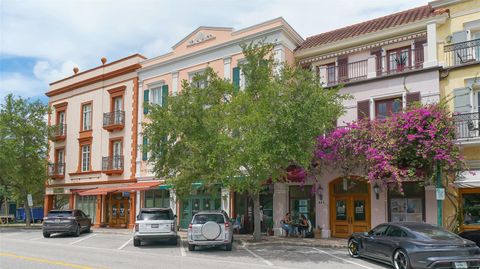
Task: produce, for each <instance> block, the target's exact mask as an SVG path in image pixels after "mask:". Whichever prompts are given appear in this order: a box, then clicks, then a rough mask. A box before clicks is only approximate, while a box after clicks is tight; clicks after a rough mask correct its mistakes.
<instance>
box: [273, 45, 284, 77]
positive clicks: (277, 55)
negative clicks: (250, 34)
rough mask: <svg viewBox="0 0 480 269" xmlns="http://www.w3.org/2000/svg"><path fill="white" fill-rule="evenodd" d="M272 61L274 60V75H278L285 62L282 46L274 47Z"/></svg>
mask: <svg viewBox="0 0 480 269" xmlns="http://www.w3.org/2000/svg"><path fill="white" fill-rule="evenodd" d="M273 60H274V64H275V67H274V70H275V71H274V72H275V74H277V75H278V74H280V70H281V68H282V64H283V62H284V61H285V53H284V50H283V46H282V45H276V46H275V48H274V50H273Z"/></svg>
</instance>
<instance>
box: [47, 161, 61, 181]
mask: <svg viewBox="0 0 480 269" xmlns="http://www.w3.org/2000/svg"><path fill="white" fill-rule="evenodd" d="M48 176H49V177H50V178H53V179H63V178H64V177H65V163H50V164H48Z"/></svg>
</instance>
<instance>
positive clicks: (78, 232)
mask: <svg viewBox="0 0 480 269" xmlns="http://www.w3.org/2000/svg"><path fill="white" fill-rule="evenodd" d="M73 236H75V237H79V236H80V225H78V226H77V229H76V230H75V232H74V233H73Z"/></svg>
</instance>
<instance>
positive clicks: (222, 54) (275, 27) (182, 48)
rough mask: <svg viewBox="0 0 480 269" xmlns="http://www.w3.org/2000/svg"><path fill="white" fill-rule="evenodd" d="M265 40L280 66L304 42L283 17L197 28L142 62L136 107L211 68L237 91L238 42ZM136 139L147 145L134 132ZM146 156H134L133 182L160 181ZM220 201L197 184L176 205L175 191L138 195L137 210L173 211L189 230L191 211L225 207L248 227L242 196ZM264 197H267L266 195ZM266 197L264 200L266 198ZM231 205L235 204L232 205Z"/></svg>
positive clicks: (224, 195)
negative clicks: (169, 48)
mask: <svg viewBox="0 0 480 269" xmlns="http://www.w3.org/2000/svg"><path fill="white" fill-rule="evenodd" d="M260 40H264V41H265V42H268V43H273V44H275V47H274V58H275V60H276V61H278V62H284V61H286V62H290V63H293V61H294V58H293V50H294V49H295V48H296V47H297V46H298V45H300V43H301V42H302V41H303V39H302V37H301V36H300V35H298V34H297V33H296V32H295V30H293V29H292V27H291V26H290V25H289V24H288V23H287V22H286V21H285V20H284V19H283V18H277V19H273V20H270V21H266V22H263V23H260V24H257V25H253V26H250V27H247V28H244V29H240V30H234V29H232V28H228V27H203V26H202V27H199V28H197V29H196V30H195V31H193V32H192V33H191V34H189V35H188V36H186V37H185V38H183V39H182V40H180V41H179V42H178V43H177V44H175V45H174V46H173V47H172V51H171V52H169V53H167V54H164V55H161V56H158V57H155V58H151V59H149V60H146V61H144V62H143V63H142V68H141V69H140V70H139V71H138V76H139V93H140V94H139V96H138V98H139V99H138V102H139V107H140V108H142V107H143V103H144V102H149V103H156V104H160V105H161V104H162V102H163V101H162V99H163V98H164V96H166V95H167V94H170V95H175V94H177V93H178V92H180V91H181V90H182V89H181V83H182V81H183V80H187V81H190V80H191V78H192V77H193V76H194V75H195V74H197V73H199V72H202V71H203V70H205V68H207V67H211V68H212V69H213V70H214V71H215V72H217V73H218V75H219V76H220V77H223V78H225V79H228V80H232V81H233V83H237V84H238V86H239V87H240V88H242V86H243V85H244V84H243V83H244V78H243V77H242V73H241V70H239V68H238V67H237V66H238V63H240V62H241V61H242V60H243V59H244V56H243V53H242V49H241V47H240V45H241V44H248V43H250V42H257V41H260ZM138 119H139V124H140V123H141V122H143V121H147V120H148V111H146V110H143V109H140V110H138ZM137 140H138V141H140V142H143V143H148V141H146V139H144V138H143V137H142V134H141V132H139V133H138V138H137ZM147 160H148V153H146V152H145V153H142V152H138V153H137V160H136V164H137V169H136V172H137V173H136V178H137V179H138V181H139V182H142V181H147V182H149V181H161V182H163V180H164V179H157V178H155V177H154V175H153V174H152V172H151V169H150V167H149V165H148V162H147ZM220 193H221V195H219V196H218V197H215V196H212V195H211V194H210V193H209V191H208V190H204V189H203V188H202V187H201V186H199V188H198V190H196V191H195V193H192V195H191V197H189V198H188V199H185V200H182V201H177V199H176V197H175V192H174V190H171V189H168V186H164V185H163V186H160V187H159V188H158V189H157V190H149V191H142V192H137V210H138V209H139V208H140V207H153V206H155V207H169V206H170V207H172V208H173V209H174V210H176V212H177V215H178V218H179V221H180V226H181V227H186V226H188V222H189V221H190V219H191V216H192V214H193V213H195V212H196V211H198V210H203V209H224V210H225V211H227V212H228V213H229V214H230V215H231V216H234V215H236V214H241V215H244V217H245V223H246V226H248V225H251V224H250V223H251V220H252V216H251V215H252V214H251V213H252V211H251V206H252V205H251V204H250V201H248V199H247V198H246V197H245V196H244V195H242V194H234V193H231V192H230V191H229V190H227V189H222V190H221V192H220ZM266 196H268V194H266ZM269 196H270V205H269V206H268V207H269V209H266V208H265V206H264V209H265V210H264V212H265V213H266V214H268V215H269V217H272V212H273V208H272V207H273V205H272V202H273V198H272V197H271V196H272V193H270V195H269ZM266 199H268V197H267V198H266ZM234 204H235V205H234Z"/></svg>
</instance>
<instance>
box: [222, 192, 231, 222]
mask: <svg viewBox="0 0 480 269" xmlns="http://www.w3.org/2000/svg"><path fill="white" fill-rule="evenodd" d="M221 199H222V200H221V204H222V209H223V210H225V212H227V215H229V216H231V215H230V190H229V189H227V188H222V195H221Z"/></svg>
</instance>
